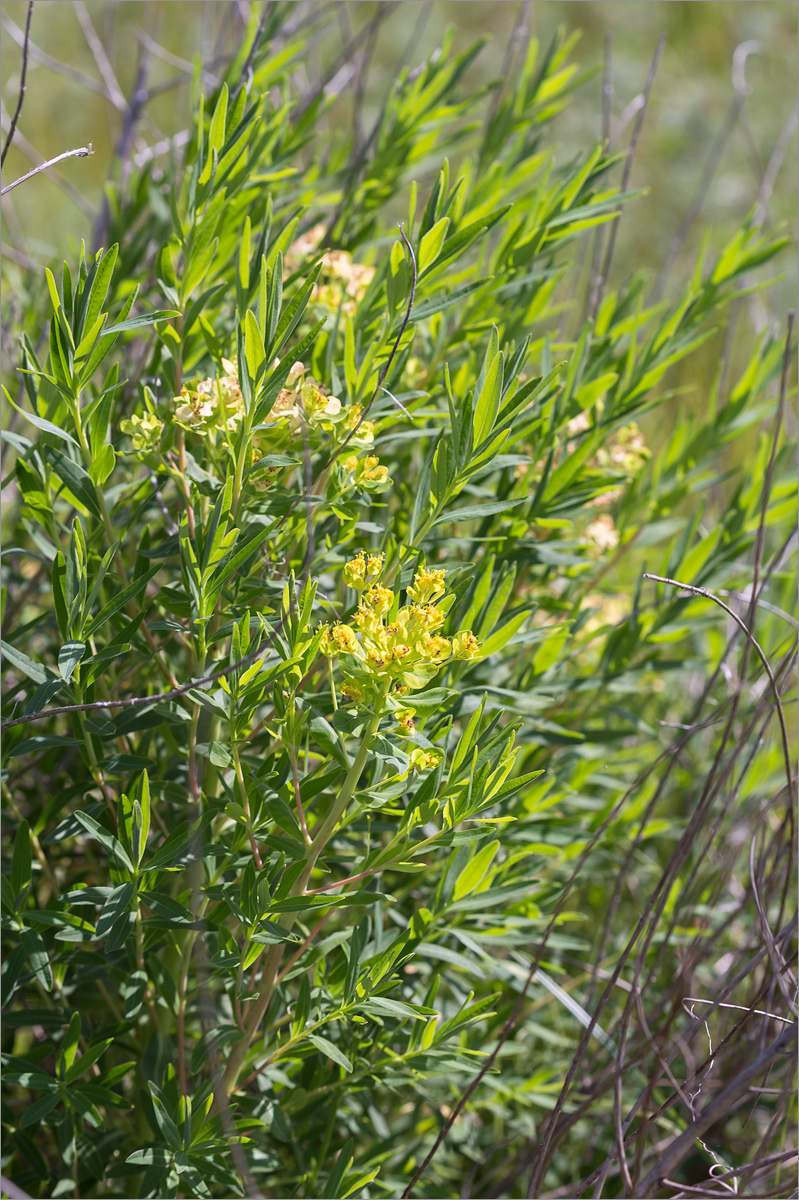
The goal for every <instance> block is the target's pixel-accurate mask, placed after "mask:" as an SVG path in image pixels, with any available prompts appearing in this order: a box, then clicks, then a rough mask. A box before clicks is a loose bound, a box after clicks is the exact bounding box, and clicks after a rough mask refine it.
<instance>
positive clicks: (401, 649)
mask: <svg viewBox="0 0 799 1200" xmlns="http://www.w3.org/2000/svg"><path fill="white" fill-rule="evenodd" d="M382 569H383V556H382V554H381V555H372V554H369V555H367V554H364V553H363V552H362V553H360V554H358V555H356V557H355V558H353V559H351V561H350V562H348V563H347V564H346V566H345V567H344V579H345V581H346V583H347V584H348V586H349V587H351V588H353V589H354V590H355V591H357V592H358V595H359V604H358V608H357V610H356V612H355V615H354V617H353V618H352V625H344V624H341V623H338V624H336V625H334V626H333V627H332V629H327V628H325V631H324V635H323V639H322V649H323V651H324V652H325V653H326V654H327V655H329V656H330V657H331V658H332V657H334V656H336V655H340V656H341V659H340V666H341V671H342V674H343V675H344V676H345V678H346V684H345V687H344V689H343V693H344V695H345V696H348V697H349V698H351V699H353V700H356V701H357V700H362V699H365V698H371V697H372V696H373V695H374V694H375V693H377V692H383V693H384V694H385V693H386V692H387V691H390V692H393V693H394V694H395V695H403V694H404V693H405V692H407V691H408V690H411V691H414V690H418V689H419V688H422V687H424V686H425V684H427V683H428V682H429V681H430V680H431V679H432V678H433V676H434V675H436V674H437V672H438V671H439V670H440V668H441V667H442V665H443V664H444V663H445V662H447V661H450V660H452V659H472V658H477V656H478V655H479V652H480V646H479V643H478V641H477V638H476V637H475V636H474V634H473V633H472V631H471V630H470V629H463V630H461V631H460V632H459V633H457V634H456V635H455V636H454V637H453V638H447V637H444V636H442V635H441V633H439V632H438V630H440V628H441V626H442V625H443V624H444V621H445V619H446V615H447V610H448V609H449V607H450V605H451V603H452V597H444V592H445V586H444V575H445V572H444V571H443V570H428V569H427V568H424V567H423V568H421V569H420V570H418V571H417V572H416V575H415V577H414V581H413V584H412V586H411V587H409V588H408V598H409V600H410V601H411V603H409V604H406V605H404V606H403V607H402V608H398V607H397V605H396V603H395V595H394V592H393V591H392V590H391V588H388V587H385V586H384V585H383V584H381V583H380V582H379V577H380V574H381V572H382ZM442 597H443V602H442V603H441V604H440V605H439V604H437V603H436V601H439V600H441V599H442ZM392 613H393V614H394V615H391V614H392ZM407 719H408V715H407V714H406V715H405V716H404V717H403V720H407Z"/></svg>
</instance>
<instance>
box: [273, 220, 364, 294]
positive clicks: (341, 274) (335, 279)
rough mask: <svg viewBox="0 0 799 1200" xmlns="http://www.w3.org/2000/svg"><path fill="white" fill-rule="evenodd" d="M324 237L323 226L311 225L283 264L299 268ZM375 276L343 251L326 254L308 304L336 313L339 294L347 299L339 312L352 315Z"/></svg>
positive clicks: (290, 249) (289, 252) (294, 243)
mask: <svg viewBox="0 0 799 1200" xmlns="http://www.w3.org/2000/svg"><path fill="white" fill-rule="evenodd" d="M324 235H325V226H324V225H323V224H321V223H319V224H317V225H314V226H313V228H311V229H309V230H308V231H307V233H304V234H302V235H301V236H300V237H298V238H297V240H296V241H294V242H292V244H291V245H290V246H289V249H288V253H287V255H286V263H287V265H288V266H290V267H292V268H293V267H295V266H299V265H300V263H301V262H302V260H303V259H305V258H308V256H309V255H311V254H313V253H314V251H315V250H316V249H317V247H318V246H319V244H320V243H321V241H322V238H323V237H324ZM374 276H375V268H374V267H367V266H365V265H364V264H363V263H356V262H353V261H352V255H351V254H348V253H347V251H346V250H328V251H327V252H326V253H325V254H324V255H323V256H322V273H321V275H320V277H319V282H318V283H317V284H316V285H315V287H314V289H313V291H312V292H311V303H312V304H319V305H321V306H322V307H324V308H327V309H329V310H330V311H331V312H336V311H337V310H338V307H339V304H340V303H341V299H342V292H343V294H344V295H345V296H346V297H347V299H345V300H344V303H343V305H342V309H343V311H344V312H345V313H348V314H350V315H351V314H352V313H354V312H355V310H356V308H357V307H358V305H359V304H360V302H361V300H363V298H364V296H365V295H366V289H367V288H368V286H369V284H370V283H371V282H372V280H373V279H374Z"/></svg>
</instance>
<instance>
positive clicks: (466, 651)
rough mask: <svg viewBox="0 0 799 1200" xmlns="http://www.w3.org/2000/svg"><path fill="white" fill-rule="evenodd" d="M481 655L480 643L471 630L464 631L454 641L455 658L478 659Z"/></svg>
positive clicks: (453, 655)
mask: <svg viewBox="0 0 799 1200" xmlns="http://www.w3.org/2000/svg"><path fill="white" fill-rule="evenodd" d="M479 653H480V643H479V642H478V640H477V638H476V637H475V636H474V634H473V633H472V631H471V629H462V630H461V631H460V633H456V634H455V636H454V638H453V639H452V657H453V658H477V656H478V655H479Z"/></svg>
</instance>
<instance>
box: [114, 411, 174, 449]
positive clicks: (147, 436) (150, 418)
mask: <svg viewBox="0 0 799 1200" xmlns="http://www.w3.org/2000/svg"><path fill="white" fill-rule="evenodd" d="M119 428H120V429H121V431H122V433H126V434H127V435H128V437H129V438H130V440H131V442H132V444H133V449H134V450H136V451H139V452H140V453H144V452H146V451H147V450H154V449H155V448H156V446H157V445H158V443H159V441H160V440H161V429H162V428H163V426H162V424H161V422H160V421H159V420H158V417H156V416H155V414H154V413H151V412H144V413H143V414H142V415H141V416H139V414H138V413H134V414H133V416H131V417H130V418H128V419H127V420H124V421H121V422H120V425H119Z"/></svg>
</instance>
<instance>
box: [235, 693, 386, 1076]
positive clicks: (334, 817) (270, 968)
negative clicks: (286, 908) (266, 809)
mask: <svg viewBox="0 0 799 1200" xmlns="http://www.w3.org/2000/svg"><path fill="white" fill-rule="evenodd" d="M384 698H385V694H383V695H381V696H380V698H379V701H378V704H377V712H376V713H375V715H374V716H373V717H372V719H371V721H370V722H369V724H368V725H367V727H366V729H365V730H364V734H363V738H362V740H361V745H360V748H359V750H358V754H357V756H356V758H355V762H354V763H353V764H352V766H351V767H350V769H349V771H348V772H347V776H346V778H345V780H344V782H343V784H342V785H341V791H340V792H339V794H338V797H337V798H336V799H335V800H334V801H333V803H332V804H331V806H330V811H329V812H328V814H327V816H326V817H325V819H324V820H323V821H322V823H321V824H320V826H319V828H318V829H317V830H316V832H315V834H314V837H313V840H312V841H311V844H310V846H309V847H308V853H307V856H306V860H305V867H304V869H303V871H302V874H301V875H300V876H299V878H298V879H297V881H296V883H295V884H294V886H293V887H292V888H291V890H290V892H289V895H290V896H292V897H294V896H300V895H302V893H303V892H304V891H305V888H306V886H307V884H308V880H309V879H310V877H311V874H312V872H313V869H314V867H315V865H316V861H317V859H318V858H319V855H320V854H321V853H322V851H323V850H324V848H325V846H326V845H327V843H328V842H329V840H330V838H331V837H332V835H333V833H334V831H335V829H336V826H337V825H338V823H339V820H340V819H341V816H342V814H343V813H344V810H345V809H346V807H347V805H348V804H349V802H350V800H351V799H352V795H353V793H354V791H355V788H356V787H357V785H358V780H359V779H360V777H361V772H362V771H363V768H364V767H365V765H366V759H367V757H368V754H369V747H370V746H371V744H372V740H373V738H374V736H375V734H376V733H377V729H378V727H379V725H380V718H381V717H382V715H383V714H382V707H383V700H384ZM297 916H298V914H297V913H285V914H283V918H284V919H283V921H282V924H283V926H284V927H285V928H286V929H291V927H292V926H293V924H294V922H295V920H296V919H297ZM283 949H284V947H283V945H282V944H278V945H275V946H273V947H272V948H271V950H269V952H268V953H267V955H266V957H265V959H264V965H263V969H262V972H261V980H262V987H261V994H260V996H259V997H258V999H257V1000H255V1001H253V1006H252V1009H251V1010H250V1013H249V1015H248V1020H247V1027H246V1030H245V1034H244V1037H243V1038H242V1039H241V1040H240V1041H239V1042H237V1043H236V1045H235V1046H234V1048H233V1050H232V1051H231V1054H230V1058H229V1059H228V1063H227V1067H226V1069H225V1075H224V1078H223V1080H222V1086H223V1087H224V1089H225V1091H226V1093H227V1094H228V1095H230V1093H231V1092H232V1091H234V1090H235V1087H236V1082H237V1080H238V1077H239V1072H240V1070H241V1068H242V1065H243V1063H244V1059H245V1058H246V1056H247V1051H248V1049H249V1046H250V1042H251V1041H252V1039H253V1038H254V1037H255V1034H256V1032H257V1031H258V1030H259V1029H260V1028H261V1026H262V1024H263V1020H264V1017H265V1015H266V1010H267V1009H268V1007H269V1004H270V1002H271V1000H272V996H273V995H274V991H275V987H276V984H277V975H278V972H279V970H280V962H281V959H282V957H283Z"/></svg>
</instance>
